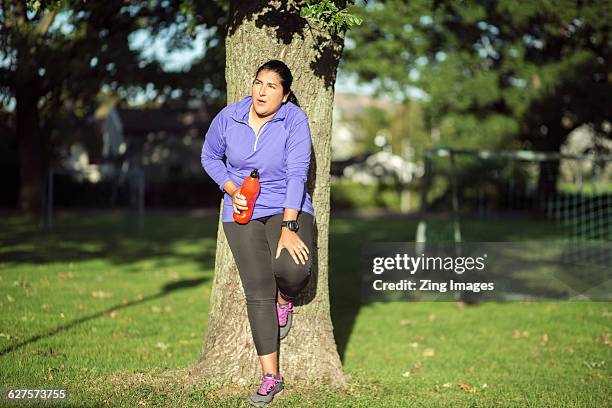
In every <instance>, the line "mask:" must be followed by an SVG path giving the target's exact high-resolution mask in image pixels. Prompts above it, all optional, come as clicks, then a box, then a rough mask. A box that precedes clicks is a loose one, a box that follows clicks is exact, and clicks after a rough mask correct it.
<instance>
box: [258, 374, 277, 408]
mask: <svg viewBox="0 0 612 408" xmlns="http://www.w3.org/2000/svg"><path fill="white" fill-rule="evenodd" d="M261 379H262V382H261V385H260V386H259V388H258V389H257V391H256V392H255V394H253V395H251V400H250V402H251V405H254V406H256V407H263V406H266V405H268V404H269V403H271V402H272V400H273V399H274V396H275V395H276V394H278V393H279V392H281V391H282V390H283V388H284V387H283V377H282V376H281V375H280V374H279V375H278V377H275V376H274V375H273V374H266V375H264V376H263V377H261Z"/></svg>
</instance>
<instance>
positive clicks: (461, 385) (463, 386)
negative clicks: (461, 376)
mask: <svg viewBox="0 0 612 408" xmlns="http://www.w3.org/2000/svg"><path fill="white" fill-rule="evenodd" d="M459 388H461V389H462V390H463V391H465V392H475V391H476V390H475V389H474V388H472V387H470V386H469V384H466V383H459Z"/></svg>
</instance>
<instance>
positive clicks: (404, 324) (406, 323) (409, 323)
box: [399, 319, 416, 326]
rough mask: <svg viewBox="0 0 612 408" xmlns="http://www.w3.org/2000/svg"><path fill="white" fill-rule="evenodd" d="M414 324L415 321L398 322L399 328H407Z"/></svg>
mask: <svg viewBox="0 0 612 408" xmlns="http://www.w3.org/2000/svg"><path fill="white" fill-rule="evenodd" d="M415 323H416V321H414V320H406V319H405V320H400V322H399V324H400V326H408V325H411V324H415Z"/></svg>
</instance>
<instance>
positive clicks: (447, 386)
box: [442, 383, 453, 388]
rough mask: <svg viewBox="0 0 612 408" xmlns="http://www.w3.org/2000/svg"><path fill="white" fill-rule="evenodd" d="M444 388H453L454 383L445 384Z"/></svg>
mask: <svg viewBox="0 0 612 408" xmlns="http://www.w3.org/2000/svg"><path fill="white" fill-rule="evenodd" d="M442 386H443V387H444V388H450V387H452V386H453V383H444V384H442Z"/></svg>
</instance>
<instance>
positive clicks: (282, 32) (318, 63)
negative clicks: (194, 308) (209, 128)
mask: <svg viewBox="0 0 612 408" xmlns="http://www.w3.org/2000/svg"><path fill="white" fill-rule="evenodd" d="M303 6H304V4H303V3H300V2H296V1H287V2H277V3H271V2H267V1H261V0H260V1H249V2H244V1H232V2H230V21H229V29H228V33H227V39H226V51H227V62H226V71H225V73H226V80H227V96H228V103H232V102H236V101H238V100H240V99H241V98H242V97H244V96H245V95H249V94H250V90H251V84H252V81H253V78H254V74H255V70H256V69H257V67H258V66H259V65H261V64H262V63H264V62H266V61H267V60H269V59H273V58H274V59H280V60H283V61H286V63H287V64H288V65H289V67H290V69H291V70H292V73H293V77H294V83H293V87H292V88H293V92H294V93H295V95H296V96H297V98H298V101H299V103H300V105H301V107H302V109H304V110H305V111H306V113H307V114H308V118H309V124H310V130H311V134H312V142H313V155H312V161H311V166H310V172H309V177H308V191H309V192H310V193H311V195H312V198H313V206H314V208H315V212H316V214H315V217H316V221H317V229H316V232H315V236H316V248H317V251H316V252H315V256H314V259H313V270H312V277H311V279H310V282H309V285H308V286H307V288H306V289H305V290H304V291H303V292H302V294H301V295H300V297H299V298H298V300H297V302H296V304H297V305H298V308H297V311H296V316H297V317H296V319H294V326H293V327H292V329H291V335H290V336H289V337H287V338H286V339H285V340H283V342H282V343H281V348H280V352H279V354H280V367H281V370H282V371H283V374H284V375H285V376H286V378H287V379H288V381H290V382H292V383H294V382H296V381H299V380H303V381H306V380H316V381H317V382H318V383H322V382H327V383H329V384H333V385H342V384H344V382H345V380H344V376H343V374H342V367H341V362H340V358H339V356H338V353H337V350H336V344H335V341H334V336H333V328H332V324H331V319H330V309H329V291H328V274H327V272H328V269H327V265H328V252H327V249H328V228H329V209H330V208H329V192H330V175H329V169H330V156H331V143H330V137H331V120H332V102H333V96H334V83H335V80H336V69H337V66H338V61H339V59H340V55H341V53H342V47H343V43H344V33H343V29H342V26H343V25H344V24H345V23H343V22H342V21H345V22H346V21H349V20H350V16H349V17H347V14H346V11H345V10H344V8H343V7H344V4H335V3H333V2H331V1H323V2H318V3H313V4H312V7H311V8H304V7H303ZM301 15H302V16H308V17H307V18H305V17H302V16H301ZM259 375H260V367H259V361H258V359H257V356H256V353H255V347H254V345H253V342H252V338H251V331H250V328H249V322H248V320H247V314H246V304H245V302H244V293H243V290H242V286H241V284H240V279H239V276H238V272H237V269H236V266H235V263H234V259H233V256H232V254H231V251H230V249H229V247H228V245H227V242H226V239H225V235H224V233H223V227H222V224H221V219H219V229H218V235H217V252H216V262H215V277H214V281H213V289H212V293H211V297H210V307H209V316H208V325H207V329H206V334H205V339H204V350H203V353H202V356H201V358H200V361H199V362H198V363H197V364H196V365H195V366H194V367H193V369H192V371H191V378H192V381H194V382H200V381H206V382H208V383H212V384H217V385H220V384H223V383H226V382H234V383H242V384H244V383H249V382H251V381H255V380H256V379H257V378H258V376H259Z"/></svg>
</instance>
